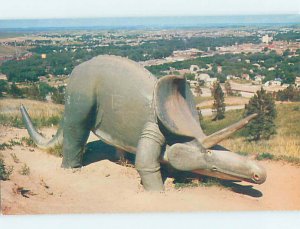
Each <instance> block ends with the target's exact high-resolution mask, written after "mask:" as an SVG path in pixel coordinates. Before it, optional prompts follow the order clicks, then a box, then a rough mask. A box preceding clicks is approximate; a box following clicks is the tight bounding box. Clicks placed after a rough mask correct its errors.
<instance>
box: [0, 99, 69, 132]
mask: <svg viewBox="0 0 300 229" xmlns="http://www.w3.org/2000/svg"><path fill="white" fill-rule="evenodd" d="M21 104H23V105H24V106H25V107H26V109H27V111H28V113H29V115H30V117H31V118H32V120H33V122H34V124H35V125H37V126H38V127H41V126H50V125H52V124H53V125H57V124H58V122H59V120H60V117H61V116H62V113H63V109H64V106H63V105H59V104H53V103H46V102H41V101H35V100H29V99H0V124H2V125H10V126H15V127H21V126H22V117H21V113H20V111H19V108H20V105H21Z"/></svg>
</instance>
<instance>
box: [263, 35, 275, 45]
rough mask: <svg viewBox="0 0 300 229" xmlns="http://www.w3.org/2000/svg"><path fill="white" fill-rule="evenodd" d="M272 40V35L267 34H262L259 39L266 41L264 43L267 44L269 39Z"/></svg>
mask: <svg viewBox="0 0 300 229" xmlns="http://www.w3.org/2000/svg"><path fill="white" fill-rule="evenodd" d="M272 40H273V37H269V35H268V34H267V35H264V36H263V37H262V38H261V41H262V42H263V43H266V44H269V43H270V42H271V41H272Z"/></svg>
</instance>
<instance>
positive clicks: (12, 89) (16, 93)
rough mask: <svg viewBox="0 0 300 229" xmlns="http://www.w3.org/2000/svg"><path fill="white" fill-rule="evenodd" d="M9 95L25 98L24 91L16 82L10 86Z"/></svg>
mask: <svg viewBox="0 0 300 229" xmlns="http://www.w3.org/2000/svg"><path fill="white" fill-rule="evenodd" d="M9 93H10V94H11V95H12V96H13V97H15V98H20V97H22V96H23V92H22V90H21V89H20V88H18V86H17V85H16V84H15V83H14V82H13V83H12V85H11V86H10V90H9Z"/></svg>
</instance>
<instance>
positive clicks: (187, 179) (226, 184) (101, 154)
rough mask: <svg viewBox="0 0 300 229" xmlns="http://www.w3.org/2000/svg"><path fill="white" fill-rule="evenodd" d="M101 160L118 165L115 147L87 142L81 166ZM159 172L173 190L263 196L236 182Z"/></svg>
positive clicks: (129, 160)
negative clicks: (207, 189) (170, 181)
mask: <svg viewBox="0 0 300 229" xmlns="http://www.w3.org/2000/svg"><path fill="white" fill-rule="evenodd" d="M124 156H125V159H126V164H130V165H134V160H135V155H134V154H131V153H126V154H125V155H124ZM101 160H109V161H111V162H113V163H118V164H120V160H119V158H118V156H117V154H116V150H115V147H113V146H110V145H107V144H105V143H104V142H102V141H93V142H89V143H88V144H87V145H86V149H85V153H84V155H83V166H88V165H89V164H92V163H95V162H98V161H101ZM161 172H162V177H163V181H165V180H166V179H167V178H168V177H170V178H174V184H175V188H185V187H197V186H202V187H209V186H220V187H223V188H226V189H229V190H231V191H233V192H236V193H239V194H243V195H247V196H251V197H256V198H258V197H262V196H263V194H262V193H261V192H260V191H259V190H257V189H254V188H253V186H252V185H241V184H238V183H236V182H231V181H222V180H220V179H217V178H211V177H206V176H201V175H198V174H194V173H191V172H182V171H178V170H175V169H173V168H172V167H171V166H168V165H162V168H161Z"/></svg>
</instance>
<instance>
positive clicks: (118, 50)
mask: <svg viewBox="0 0 300 229" xmlns="http://www.w3.org/2000/svg"><path fill="white" fill-rule="evenodd" d="M257 42H259V39H258V38H257V37H255V36H246V37H233V36H230V37H218V38H211V37H192V38H188V39H183V38H173V39H170V40H167V39H159V40H150V41H147V42H143V43H142V44H140V45H137V46H131V45H128V44H127V45H126V44H125V45H124V44H123V45H112V44H110V45H108V46H100V43H99V41H91V42H88V43H86V44H81V43H78V44H70V45H61V44H58V45H55V44H49V42H46V43H41V44H40V45H39V44H38V45H36V47H34V48H32V49H30V51H32V52H33V53H36V54H47V58H46V59H41V58H40V55H33V57H31V58H29V59H27V60H23V61H16V60H11V61H7V62H5V63H3V65H2V66H1V68H0V71H1V72H2V73H4V74H6V75H7V76H8V79H9V81H14V82H24V81H37V80H38V77H39V76H43V75H45V74H48V73H49V74H54V75H61V74H66V75H67V74H70V72H71V71H72V69H73V68H74V66H76V65H78V64H79V63H81V62H84V61H86V60H89V59H91V58H92V57H94V56H97V55H101V54H111V55H118V56H124V57H128V58H129V59H132V60H135V61H145V60H149V59H160V58H164V57H167V56H170V55H171V54H172V53H173V51H175V50H185V49H190V48H197V49H200V50H207V48H208V47H210V48H212V49H214V48H215V47H219V46H227V45H233V44H236V43H238V44H241V43H257Z"/></svg>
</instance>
